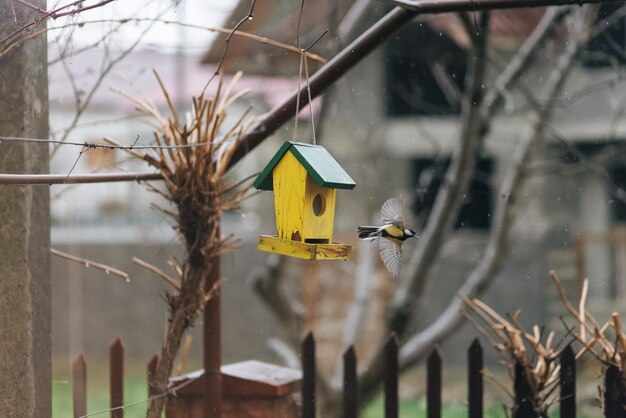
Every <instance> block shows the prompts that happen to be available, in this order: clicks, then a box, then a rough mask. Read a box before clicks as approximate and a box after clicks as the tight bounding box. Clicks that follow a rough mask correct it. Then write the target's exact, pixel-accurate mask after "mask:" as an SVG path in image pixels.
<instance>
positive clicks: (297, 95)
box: [293, 50, 308, 140]
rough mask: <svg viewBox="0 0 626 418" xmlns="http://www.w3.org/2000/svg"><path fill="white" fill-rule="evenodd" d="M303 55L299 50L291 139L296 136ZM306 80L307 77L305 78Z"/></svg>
mask: <svg viewBox="0 0 626 418" xmlns="http://www.w3.org/2000/svg"><path fill="white" fill-rule="evenodd" d="M303 59H304V55H303V53H302V50H300V70H299V71H298V93H297V94H296V114H295V117H294V121H293V139H294V140H295V139H296V137H297V136H298V113H299V112H300V84H301V83H302V61H303ZM307 82H308V79H307Z"/></svg>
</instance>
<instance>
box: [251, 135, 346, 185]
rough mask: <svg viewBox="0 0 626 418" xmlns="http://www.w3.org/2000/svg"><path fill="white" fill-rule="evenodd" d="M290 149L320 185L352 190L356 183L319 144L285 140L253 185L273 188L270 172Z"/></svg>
mask: <svg viewBox="0 0 626 418" xmlns="http://www.w3.org/2000/svg"><path fill="white" fill-rule="evenodd" d="M287 151H290V152H291V153H292V154H293V156H294V157H296V159H297V160H298V161H299V162H300V164H302V166H303V167H304V168H305V169H306V171H307V173H308V174H309V175H310V176H311V177H312V178H313V180H315V182H316V183H317V184H319V185H320V186H322V187H328V188H332V189H349V190H352V189H354V187H355V186H356V183H355V182H354V180H352V178H351V177H350V176H349V175H348V173H346V172H345V170H344V169H343V168H342V167H341V166H340V165H339V163H338V162H337V161H336V160H335V159H334V158H333V157H332V156H331V155H330V154H329V153H328V151H326V148H324V147H322V146H321V145H311V144H303V143H301V142H293V141H285V143H284V144H283V145H282V146H281V147H280V149H279V150H278V152H277V153H276V155H274V157H273V158H272V160H271V161H270V162H269V164H267V166H266V167H265V168H264V169H263V171H262V172H261V174H259V176H258V177H257V179H256V180H255V181H254V187H256V188H257V189H259V190H274V184H273V177H272V172H273V171H274V168H275V167H276V165H277V164H278V162H279V161H280V160H281V159H282V158H283V156H284V155H285V154H286V153H287Z"/></svg>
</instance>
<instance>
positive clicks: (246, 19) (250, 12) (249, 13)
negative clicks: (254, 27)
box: [200, 0, 256, 96]
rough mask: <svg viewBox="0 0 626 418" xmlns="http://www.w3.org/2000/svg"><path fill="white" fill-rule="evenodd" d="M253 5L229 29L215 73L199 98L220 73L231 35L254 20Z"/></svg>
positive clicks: (254, 1) (252, 3) (254, 3)
mask: <svg viewBox="0 0 626 418" xmlns="http://www.w3.org/2000/svg"><path fill="white" fill-rule="evenodd" d="M255 5H256V0H252V2H251V3H250V10H248V14H247V15H246V16H244V17H243V19H241V20H240V21H239V22H237V24H236V25H235V26H234V27H233V28H232V29H231V31H230V33H229V34H228V35H227V36H226V39H225V40H224V48H223V49H222V55H220V58H219V60H218V61H217V67H215V72H214V73H213V75H212V76H211V78H209V80H208V81H207V82H206V84H205V85H204V87H203V88H202V93H200V96H203V95H204V92H205V91H206V89H207V88H208V87H209V84H211V82H212V81H213V79H214V78H215V77H216V76H217V75H218V74H219V73H220V70H221V69H222V65H223V64H224V58H226V53H227V52H228V47H229V46H230V38H232V37H233V34H234V33H235V32H237V29H239V28H240V27H241V25H243V24H244V23H245V22H247V21H248V20H252V19H253V18H254V6H255Z"/></svg>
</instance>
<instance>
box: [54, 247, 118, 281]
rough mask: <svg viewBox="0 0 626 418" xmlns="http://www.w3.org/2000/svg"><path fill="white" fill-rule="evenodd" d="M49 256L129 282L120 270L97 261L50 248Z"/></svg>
mask: <svg viewBox="0 0 626 418" xmlns="http://www.w3.org/2000/svg"><path fill="white" fill-rule="evenodd" d="M50 254H52V255H56V256H57V257H61V258H65V259H66V260H70V261H75V262H77V263H80V264H82V265H84V266H85V267H87V268H89V267H93V268H95V269H98V270H102V271H104V272H105V273H106V274H113V275H115V276H118V277H121V278H122V279H124V280H126V282H130V278H129V276H128V273H125V272H123V271H122V270H120V269H117V268H115V267H111V266H109V265H106V264H103V263H98V262H97V261H93V260H89V259H87V258H84V257H79V256H77V255H72V254H68V253H65V252H63V251H59V250H57V249H54V248H50Z"/></svg>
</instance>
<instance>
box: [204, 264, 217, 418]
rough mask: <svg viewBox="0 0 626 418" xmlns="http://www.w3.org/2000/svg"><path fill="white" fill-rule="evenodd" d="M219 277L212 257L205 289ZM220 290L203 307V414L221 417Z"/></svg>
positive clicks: (210, 287) (211, 417)
mask: <svg viewBox="0 0 626 418" xmlns="http://www.w3.org/2000/svg"><path fill="white" fill-rule="evenodd" d="M219 278H220V257H219V256H216V257H214V258H213V266H212V267H211V271H210V273H209V279H208V280H207V287H206V290H207V291H210V289H212V288H213V286H214V285H215V283H216V282H217V281H218V280H219ZM218 286H219V285H218ZM221 299H222V291H221V289H217V292H216V293H215V295H214V296H213V297H212V298H211V299H209V301H208V302H207V304H206V306H205V307H204V330H203V331H204V352H203V363H204V374H205V377H206V386H205V387H204V390H205V393H204V416H205V417H206V418H221V416H222V372H221V365H222V322H221V321H222V320H221V317H222V307H221Z"/></svg>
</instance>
